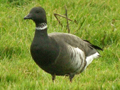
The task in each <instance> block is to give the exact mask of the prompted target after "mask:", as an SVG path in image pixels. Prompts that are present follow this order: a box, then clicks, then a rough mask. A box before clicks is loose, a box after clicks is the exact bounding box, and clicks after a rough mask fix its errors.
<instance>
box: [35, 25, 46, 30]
mask: <svg viewBox="0 0 120 90" xmlns="http://www.w3.org/2000/svg"><path fill="white" fill-rule="evenodd" d="M46 28H47V25H45V26H43V27H36V30H44V29H46Z"/></svg>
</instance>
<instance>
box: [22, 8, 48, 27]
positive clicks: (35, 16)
mask: <svg viewBox="0 0 120 90" xmlns="http://www.w3.org/2000/svg"><path fill="white" fill-rule="evenodd" d="M24 19H31V20H33V21H34V22H35V23H36V26H37V25H39V24H41V23H47V20H46V13H45V10H44V9H43V8H42V7H34V8H32V9H31V11H30V13H29V14H28V15H27V16H25V17H24Z"/></svg>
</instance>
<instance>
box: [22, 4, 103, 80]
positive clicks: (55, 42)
mask: <svg viewBox="0 0 120 90" xmlns="http://www.w3.org/2000/svg"><path fill="white" fill-rule="evenodd" d="M24 19H25V20H26V19H31V20H33V22H34V23H35V25H36V28H35V34H34V38H33V41H32V44H31V47H30V52H31V56H32V58H33V60H34V61H35V63H36V64H37V65H38V66H39V67H40V68H41V69H43V70H44V71H45V72H47V73H49V74H51V76H52V80H53V81H54V80H55V76H56V75H57V76H64V75H67V76H69V79H70V82H72V79H73V77H74V76H75V75H76V74H79V73H81V72H83V71H84V70H85V69H86V67H87V66H88V65H89V64H90V63H91V62H92V61H93V59H95V58H98V57H99V56H100V54H99V52H98V51H97V50H96V49H98V50H102V49H101V48H100V47H98V46H96V45H93V44H91V43H90V42H89V41H87V40H82V39H81V38H79V37H78V36H76V35H73V34H68V33H50V34H48V32H47V18H46V12H45V10H44V8H42V7H40V6H39V7H33V8H32V9H31V10H30V12H29V14H28V15H27V16H25V17H24Z"/></svg>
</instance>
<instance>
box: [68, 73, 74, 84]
mask: <svg viewBox="0 0 120 90" xmlns="http://www.w3.org/2000/svg"><path fill="white" fill-rule="evenodd" d="M74 76H75V74H69V79H70V82H72V79H73V77H74Z"/></svg>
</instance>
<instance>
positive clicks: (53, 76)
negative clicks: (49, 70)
mask: <svg viewBox="0 0 120 90" xmlns="http://www.w3.org/2000/svg"><path fill="white" fill-rule="evenodd" d="M54 80H55V74H53V75H52V81H53V82H54Z"/></svg>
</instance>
